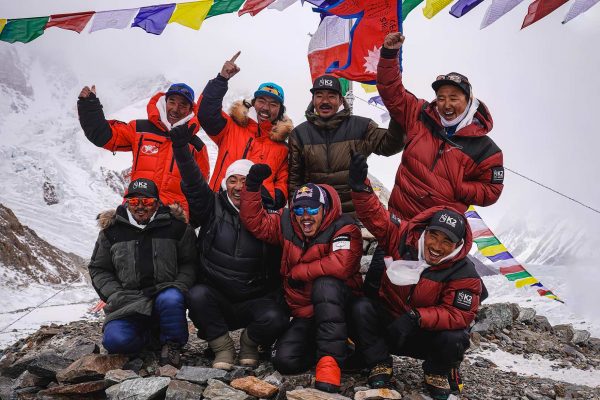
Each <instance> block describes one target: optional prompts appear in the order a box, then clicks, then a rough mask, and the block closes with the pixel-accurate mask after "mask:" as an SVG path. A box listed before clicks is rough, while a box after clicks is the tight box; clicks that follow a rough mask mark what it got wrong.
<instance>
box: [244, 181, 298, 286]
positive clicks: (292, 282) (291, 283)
mask: <svg viewBox="0 0 600 400" xmlns="http://www.w3.org/2000/svg"><path fill="white" fill-rule="evenodd" d="M246 179H247V178H246ZM287 283H288V286H289V287H291V288H292V289H302V288H303V287H304V282H303V281H298V280H296V279H292V277H291V276H288V278H287Z"/></svg>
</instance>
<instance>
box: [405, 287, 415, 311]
mask: <svg viewBox="0 0 600 400" xmlns="http://www.w3.org/2000/svg"><path fill="white" fill-rule="evenodd" d="M416 287H417V285H412V287H411V288H410V291H409V292H408V296H407V297H406V305H407V306H408V305H409V304H410V300H411V298H412V295H413V292H414V291H415V288H416ZM409 308H410V307H409Z"/></svg>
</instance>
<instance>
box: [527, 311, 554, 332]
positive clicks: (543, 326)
mask: <svg viewBox="0 0 600 400" xmlns="http://www.w3.org/2000/svg"><path fill="white" fill-rule="evenodd" d="M531 325H532V326H533V327H534V328H536V329H537V330H540V331H542V332H552V325H550V322H548V318H546V317H543V316H541V315H536V316H535V317H533V319H532V320H531Z"/></svg>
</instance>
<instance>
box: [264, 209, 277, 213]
mask: <svg viewBox="0 0 600 400" xmlns="http://www.w3.org/2000/svg"><path fill="white" fill-rule="evenodd" d="M266 211H267V214H279V210H273V209H271V208H267V209H266Z"/></svg>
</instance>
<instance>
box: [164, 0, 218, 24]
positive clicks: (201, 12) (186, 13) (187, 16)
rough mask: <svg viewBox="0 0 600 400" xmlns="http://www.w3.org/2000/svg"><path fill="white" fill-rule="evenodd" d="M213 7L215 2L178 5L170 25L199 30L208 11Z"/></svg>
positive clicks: (208, 0) (205, 0) (205, 1)
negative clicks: (174, 24)
mask: <svg viewBox="0 0 600 400" xmlns="http://www.w3.org/2000/svg"><path fill="white" fill-rule="evenodd" d="M212 5H213V0H202V1H194V2H192V3H181V4H177V7H175V11H173V15H171V18H170V19H169V24H170V23H173V22H175V23H178V24H180V25H183V26H187V27H188V28H191V29H195V30H198V29H200V27H201V26H202V22H203V21H204V19H205V18H206V15H207V14H208V11H209V10H210V8H211V7H212Z"/></svg>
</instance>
